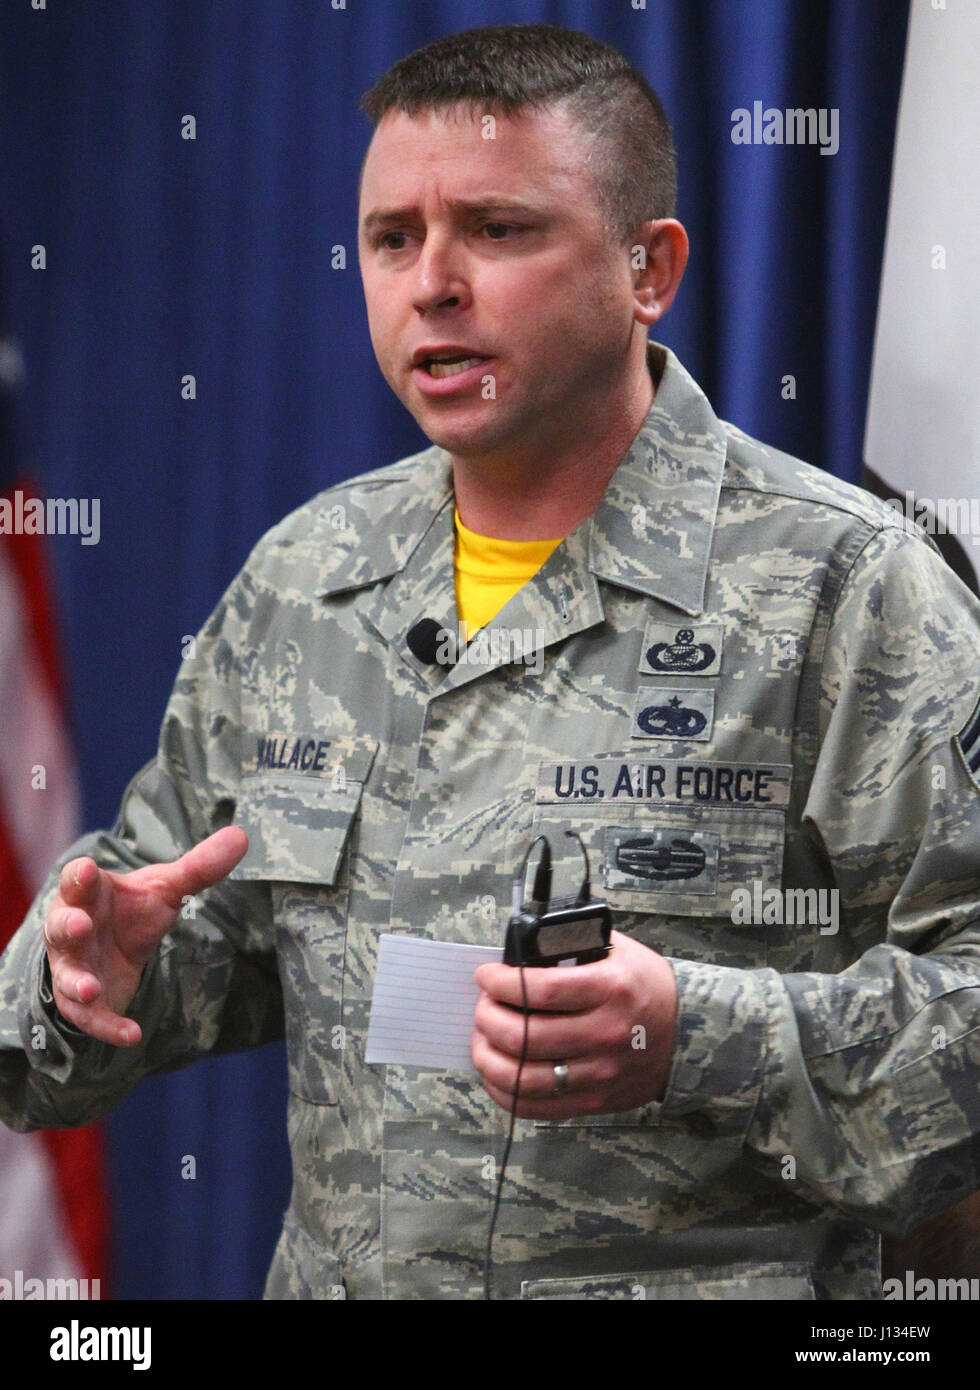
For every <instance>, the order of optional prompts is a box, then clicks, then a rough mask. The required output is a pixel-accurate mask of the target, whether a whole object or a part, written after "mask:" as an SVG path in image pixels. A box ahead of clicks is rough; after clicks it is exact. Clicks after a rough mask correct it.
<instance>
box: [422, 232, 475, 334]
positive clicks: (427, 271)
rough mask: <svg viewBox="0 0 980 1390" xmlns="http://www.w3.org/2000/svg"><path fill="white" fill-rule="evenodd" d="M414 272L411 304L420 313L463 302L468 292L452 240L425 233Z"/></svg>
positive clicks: (455, 245)
mask: <svg viewBox="0 0 980 1390" xmlns="http://www.w3.org/2000/svg"><path fill="white" fill-rule="evenodd" d="M414 270H415V284H414V286H413V293H412V302H413V304H414V305H415V308H416V309H418V311H419V313H420V314H425V313H430V312H431V311H432V310H433V309H441V308H443V307H447V308H448V307H451V306H457V305H460V304H464V303H465V302H466V299H467V298H468V294H469V290H468V287H467V282H466V278H465V275H464V268H463V264H462V252H461V249H460V247H459V246H458V244H457V243H456V242H455V240H454V239H453V238H452V237H449V236H444V235H441V234H439V233H435V232H429V234H428V235H427V236H426V238H425V241H424V243H423V245H422V249H421V250H420V251H419V255H418V260H417V261H416V262H415V268H414Z"/></svg>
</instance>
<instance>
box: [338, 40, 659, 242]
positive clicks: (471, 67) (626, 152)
mask: <svg viewBox="0 0 980 1390" xmlns="http://www.w3.org/2000/svg"><path fill="white" fill-rule="evenodd" d="M457 105H463V106H465V107H468V108H469V110H470V113H471V114H472V115H474V116H479V115H481V114H484V113H486V112H488V111H491V112H494V113H499V114H502V115H505V116H510V115H514V114H516V113H518V112H523V111H526V110H530V109H535V108H537V109H540V108H545V107H550V106H554V105H561V106H564V107H565V108H566V109H567V110H568V113H569V114H570V115H571V116H572V117H573V118H574V119H575V120H576V121H577V122H578V124H579V126H580V127H581V129H582V130H583V131H586V132H588V133H589V134H591V135H592V136H593V137H594V139H595V156H596V157H595V160H594V161H592V167H593V176H594V180H595V188H596V195H597V199H598V203H599V208H600V212H601V214H602V217H603V220H604V222H605V224H606V226H607V228H608V230H609V231H610V232H611V233H612V235H613V236H614V237H616V238H617V239H618V240H619V241H622V242H625V241H628V240H629V239H630V238H631V237H632V236H633V235H635V233H636V231H637V229H638V228H639V226H640V225H641V223H643V222H646V221H648V220H650V219H658V218H661V217H673V216H674V209H675V206H676V202H677V153H676V150H675V148H674V138H673V134H672V132H671V129H670V124H669V122H668V120H667V117H666V115H665V114H664V109H663V107H662V106H661V104H660V100H659V98H658V97H657V94H656V93H655V92H654V90H653V89H652V87H651V86H650V85H649V83H648V82H647V80H646V78H644V77H643V75H642V73H640V72H638V71H637V69H636V68H635V67H633V65H632V64H631V63H630V62H629V61H628V60H627V59H626V58H625V57H624V56H623V54H622V53H620V52H619V50H618V49H616V48H613V47H611V46H610V45H609V44H605V43H600V42H599V40H598V39H594V38H592V37H591V36H590V35H588V34H582V33H579V32H578V31H577V30H574V29H563V28H560V27H559V26H557V25H553V24H494V25H487V26H485V27H483V28H479V29H465V30H462V31H461V32H460V33H457V34H446V35H444V36H443V37H442V38H438V39H435V40H433V42H432V43H428V44H426V45H425V47H424V48H419V49H416V51H415V52H414V53H409V54H408V55H407V56H406V57H404V58H401V59H399V61H398V62H397V63H395V64H394V65H393V66H392V67H390V68H389V69H388V71H387V72H386V73H384V75H383V76H382V77H380V78H379V79H378V81H377V82H375V84H374V86H373V87H371V88H370V89H369V90H368V91H367V92H365V93H364V96H363V97H362V98H361V109H362V110H363V111H364V112H365V114H366V115H367V116H368V117H369V119H370V120H371V122H372V123H373V125H374V126H377V125H378V124H379V122H380V121H381V119H382V117H384V116H385V115H386V114H387V113H388V112H389V111H401V112H404V113H405V114H406V115H408V116H416V115H418V114H420V113H421V112H424V111H441V110H446V109H449V108H451V107H454V106H457Z"/></svg>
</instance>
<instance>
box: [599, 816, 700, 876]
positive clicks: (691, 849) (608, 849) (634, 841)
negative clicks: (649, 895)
mask: <svg viewBox="0 0 980 1390" xmlns="http://www.w3.org/2000/svg"><path fill="white" fill-rule="evenodd" d="M720 843H721V836H720V835H719V834H717V833H716V832H715V831H712V830H691V829H689V828H684V827H681V826H677V827H673V826H661V827H658V828H657V829H655V830H647V831H643V832H638V831H637V829H636V827H635V826H633V827H631V828H629V829H627V828H626V827H622V826H618V825H617V826H608V827H607V828H606V832H605V837H604V842H603V850H604V864H603V868H604V876H603V886H604V887H606V888H644V889H647V890H648V891H649V892H654V893H655V892H657V891H660V892H663V891H665V890H666V891H670V890H673V891H675V892H683V893H714V892H715V890H716V888H717V884H718V851H719V848H720Z"/></svg>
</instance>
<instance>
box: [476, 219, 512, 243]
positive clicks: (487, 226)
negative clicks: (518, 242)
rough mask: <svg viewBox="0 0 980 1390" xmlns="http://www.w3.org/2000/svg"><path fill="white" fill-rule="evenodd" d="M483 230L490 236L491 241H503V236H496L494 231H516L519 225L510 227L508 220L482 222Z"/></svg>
mask: <svg viewBox="0 0 980 1390" xmlns="http://www.w3.org/2000/svg"><path fill="white" fill-rule="evenodd" d="M483 230H484V231H485V232H486V233H487V234H488V235H489V236H490V240H491V241H503V240H505V237H502V236H496V235H494V232H495V231H496V232H504V233H505V234H506V233H507V232H517V231H520V228H519V227H512V226H511V225H510V223H509V222H484V224H483Z"/></svg>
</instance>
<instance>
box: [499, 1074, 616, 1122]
mask: <svg viewBox="0 0 980 1390" xmlns="http://www.w3.org/2000/svg"><path fill="white" fill-rule="evenodd" d="M523 1088H524V1078H523V1077H521V1092H522V1094H521V1097H520V1098H519V1099H518V1102H517V1110H516V1112H515V1113H516V1114H517V1117H518V1119H521V1120H572V1119H575V1118H576V1117H577V1116H579V1115H597V1114H601V1113H603V1112H602V1110H601V1108H600V1107H601V1105H602V1101H601V1098H599V1097H597V1096H596V1095H595V1094H594V1093H593V1092H587V1091H581V1092H575V1093H572V1092H569V1093H568V1094H567V1095H564V1096H550V1097H548V1098H544V1097H541V1098H539V1099H534V1100H529V1099H527V1098H525V1097H524V1096H523ZM483 1089H484V1090H485V1091H486V1093H487V1095H488V1096H489V1097H490V1099H491V1100H493V1101H495V1102H496V1104H497V1105H499V1106H500V1108H501V1110H506V1111H507V1113H508V1114H510V1112H511V1110H512V1109H513V1106H514V1097H513V1096H511V1095H508V1094H507V1092H506V1091H501V1090H500V1089H499V1088H498V1087H496V1086H494V1085H493V1084H492V1083H488V1082H486V1081H484V1083H483Z"/></svg>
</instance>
